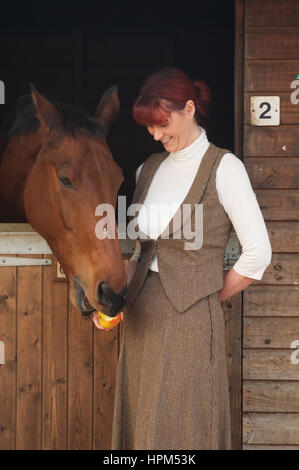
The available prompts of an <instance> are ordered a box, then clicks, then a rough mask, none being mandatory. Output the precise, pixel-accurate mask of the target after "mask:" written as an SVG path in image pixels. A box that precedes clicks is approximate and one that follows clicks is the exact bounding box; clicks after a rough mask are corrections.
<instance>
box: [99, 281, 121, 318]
mask: <svg viewBox="0 0 299 470" xmlns="http://www.w3.org/2000/svg"><path fill="white" fill-rule="evenodd" d="M98 299H99V302H100V303H101V304H102V305H105V306H106V307H108V309H109V311H110V314H111V316H115V315H117V313H118V312H119V311H120V310H121V308H122V307H123V306H124V305H125V304H126V300H125V298H124V291H121V292H120V293H119V294H116V292H114V290H113V289H111V287H109V286H108V284H107V283H106V282H101V283H100V284H99V285H98ZM108 315H109V313H108Z"/></svg>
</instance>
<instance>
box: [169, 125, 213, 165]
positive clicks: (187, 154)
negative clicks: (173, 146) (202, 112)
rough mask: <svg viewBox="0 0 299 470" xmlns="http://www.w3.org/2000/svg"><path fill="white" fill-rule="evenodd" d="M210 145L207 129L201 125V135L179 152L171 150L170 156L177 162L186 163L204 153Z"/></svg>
mask: <svg viewBox="0 0 299 470" xmlns="http://www.w3.org/2000/svg"><path fill="white" fill-rule="evenodd" d="M208 146H209V141H208V138H207V134H206V131H205V130H204V129H203V127H200V135H199V136H198V137H197V139H195V140H194V141H193V142H192V144H190V145H188V147H185V148H183V149H181V150H178V151H177V152H170V154H169V155H168V157H169V158H171V160H172V161H173V162H175V163H186V162H187V161H189V160H192V159H193V158H194V157H195V156H196V155H197V156H198V155H201V154H202V155H203V153H204V152H205V151H206V150H207V148H208Z"/></svg>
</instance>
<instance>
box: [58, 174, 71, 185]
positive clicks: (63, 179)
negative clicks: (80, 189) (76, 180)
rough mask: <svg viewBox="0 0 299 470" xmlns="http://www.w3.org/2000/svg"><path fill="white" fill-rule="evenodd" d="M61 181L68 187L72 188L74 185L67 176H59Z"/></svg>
mask: <svg viewBox="0 0 299 470" xmlns="http://www.w3.org/2000/svg"><path fill="white" fill-rule="evenodd" d="M59 181H60V183H61V184H62V186H65V187H66V188H72V187H73V183H72V182H71V180H70V179H69V178H67V177H66V176H59Z"/></svg>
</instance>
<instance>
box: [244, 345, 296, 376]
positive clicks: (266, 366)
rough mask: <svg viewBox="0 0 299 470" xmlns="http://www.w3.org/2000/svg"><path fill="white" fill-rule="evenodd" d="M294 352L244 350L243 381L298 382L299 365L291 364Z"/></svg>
mask: <svg viewBox="0 0 299 470" xmlns="http://www.w3.org/2000/svg"><path fill="white" fill-rule="evenodd" d="M298 339H299V338H298ZM294 351H295V350H294V349H244V350H243V380H298V377H299V364H292V362H291V356H292V354H293V352H294Z"/></svg>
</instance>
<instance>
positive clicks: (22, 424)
mask: <svg viewBox="0 0 299 470" xmlns="http://www.w3.org/2000/svg"><path fill="white" fill-rule="evenodd" d="M22 256H25V255H22ZM26 256H28V255H26ZM34 257H38V256H37V255H35V256H34ZM17 276H18V277H17V283H18V285H17V298H18V305H17V316H18V317H17V345H18V346H17V357H18V371H17V446H16V447H17V449H24V450H29V449H30V450H37V449H41V402H42V373H41V348H42V344H41V341H42V327H41V324H42V267H41V266H25V267H18V268H17Z"/></svg>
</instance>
